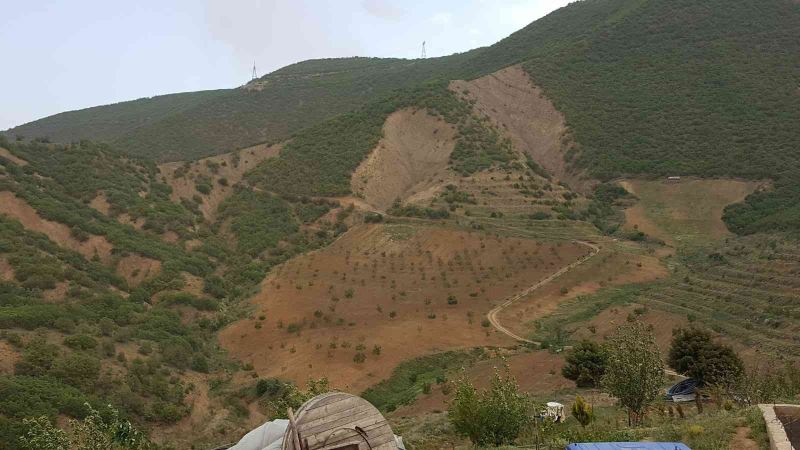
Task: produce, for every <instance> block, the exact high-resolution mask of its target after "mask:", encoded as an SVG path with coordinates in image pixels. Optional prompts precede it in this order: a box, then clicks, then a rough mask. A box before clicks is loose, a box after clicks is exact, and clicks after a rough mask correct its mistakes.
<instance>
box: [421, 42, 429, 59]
mask: <svg viewBox="0 0 800 450" xmlns="http://www.w3.org/2000/svg"><path fill="white" fill-rule="evenodd" d="M427 57H428V55H427V54H426V53H425V41H422V56H421V58H422V59H425V58H427Z"/></svg>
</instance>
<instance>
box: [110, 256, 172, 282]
mask: <svg viewBox="0 0 800 450" xmlns="http://www.w3.org/2000/svg"><path fill="white" fill-rule="evenodd" d="M159 272H161V261H159V260H156V259H151V258H146V257H144V256H139V255H128V256H125V257H123V258H121V259H120V260H119V262H117V273H118V274H119V275H120V276H122V277H123V278H125V280H126V281H127V282H128V285H130V286H133V287H135V286H138V285H139V284H141V283H142V282H143V281H145V280H149V279H150V278H153V277H155V276H156V275H158V274H159Z"/></svg>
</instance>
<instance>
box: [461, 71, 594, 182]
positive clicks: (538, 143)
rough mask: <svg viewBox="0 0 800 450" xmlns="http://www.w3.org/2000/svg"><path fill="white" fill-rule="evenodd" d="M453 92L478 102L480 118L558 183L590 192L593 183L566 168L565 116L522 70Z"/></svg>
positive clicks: (492, 76) (502, 73) (466, 84)
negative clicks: (487, 118) (488, 120)
mask: <svg viewBox="0 0 800 450" xmlns="http://www.w3.org/2000/svg"><path fill="white" fill-rule="evenodd" d="M450 89H451V90H452V91H453V92H455V93H457V94H459V95H461V96H462V97H464V98H466V99H469V100H474V101H475V102H476V103H475V106H474V108H475V110H476V111H477V112H478V113H479V114H480V115H482V116H487V117H489V118H490V119H491V120H492V122H493V123H494V125H495V126H496V127H497V129H498V130H500V131H501V132H502V133H503V134H504V135H506V136H507V137H509V138H510V139H511V142H512V143H513V145H514V147H515V148H516V149H517V150H519V151H521V152H524V153H526V154H528V155H530V156H531V157H532V158H533V159H534V161H536V162H537V163H539V164H540V165H541V166H542V167H544V168H545V169H546V170H547V171H548V172H550V173H551V174H552V175H553V176H555V178H556V179H557V180H563V181H565V182H566V183H568V184H569V185H570V186H571V187H572V188H573V189H577V190H579V191H581V192H584V191H588V190H590V189H589V188H590V187H591V185H592V181H591V180H587V179H584V178H582V177H580V176H577V175H575V174H573V173H570V172H569V170H568V169H567V167H566V163H565V161H564V145H563V141H564V137H565V135H566V133H567V129H566V123H565V121H564V116H563V115H562V114H561V113H560V112H559V111H558V110H556V108H555V106H553V104H552V103H551V102H550V100H548V99H547V98H546V97H545V96H544V94H543V93H542V90H541V89H539V88H538V87H536V86H534V85H533V83H532V82H531V79H530V77H528V74H527V73H525V71H524V70H522V68H521V67H519V66H512V67H508V68H505V69H503V70H500V71H498V72H495V73H493V74H490V75H487V76H485V77H482V78H478V79H476V80H473V81H463V80H457V81H452V82H451V83H450Z"/></svg>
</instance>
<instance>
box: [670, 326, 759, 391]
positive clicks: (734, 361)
mask: <svg viewBox="0 0 800 450" xmlns="http://www.w3.org/2000/svg"><path fill="white" fill-rule="evenodd" d="M667 363H668V364H669V365H670V367H672V368H673V369H675V370H676V371H677V372H678V373H682V374H684V375H686V376H689V377H692V378H696V379H697V380H699V381H700V383H701V384H706V385H718V386H731V385H733V384H735V383H736V382H737V380H738V379H739V378H740V377H741V376H742V374H743V373H744V364H743V363H742V360H741V359H740V358H739V356H738V355H737V354H736V352H735V351H733V348H731V347H730V346H727V345H724V344H721V343H719V342H715V341H714V339H713V337H712V336H711V333H709V332H708V331H705V330H701V329H699V328H695V327H691V328H678V329H675V330H673V332H672V345H671V346H670V349H669V356H668V358H667Z"/></svg>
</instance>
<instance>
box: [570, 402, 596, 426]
mask: <svg viewBox="0 0 800 450" xmlns="http://www.w3.org/2000/svg"><path fill="white" fill-rule="evenodd" d="M572 417H574V418H575V420H577V421H578V423H579V424H581V426H582V427H584V428H586V425H589V424H590V423H592V421H593V420H594V409H593V408H592V405H590V404H589V403H586V401H585V400H584V399H583V397H581V396H580V395H577V396H575V403H573V404H572Z"/></svg>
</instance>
